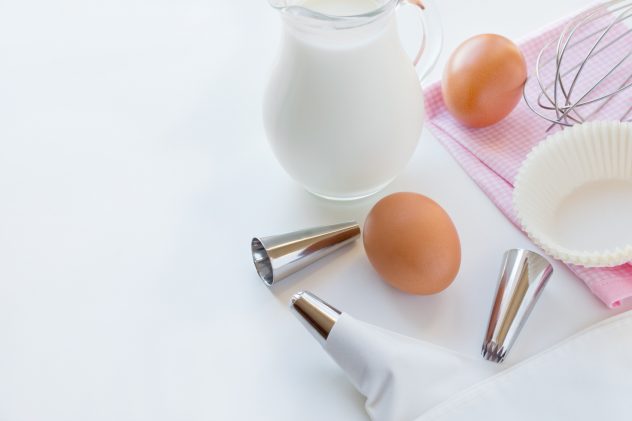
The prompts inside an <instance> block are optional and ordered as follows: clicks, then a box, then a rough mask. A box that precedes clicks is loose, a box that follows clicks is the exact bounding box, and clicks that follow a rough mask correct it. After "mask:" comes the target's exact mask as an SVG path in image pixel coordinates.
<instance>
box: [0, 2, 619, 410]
mask: <svg viewBox="0 0 632 421" xmlns="http://www.w3.org/2000/svg"><path fill="white" fill-rule="evenodd" d="M437 2H438V3H439V4H438V7H439V8H440V12H441V14H442V16H443V23H444V29H445V49H444V53H443V54H442V57H441V61H440V65H439V68H437V69H435V71H434V73H433V75H432V77H431V79H432V78H435V79H436V78H437V77H438V76H439V74H440V67H441V65H442V64H443V62H445V60H446V57H447V55H448V52H449V51H451V50H452V49H453V48H454V47H455V46H456V45H457V44H458V43H460V42H461V41H462V40H464V39H465V38H466V37H468V36H470V35H473V34H476V33H481V32H496V33H501V34H504V35H506V36H509V37H514V38H519V37H521V36H523V35H525V34H527V33H528V32H529V31H532V30H534V29H536V28H538V27H539V26H541V25H543V24H545V23H547V22H549V21H551V20H553V19H556V18H558V17H560V16H562V15H565V14H567V13H568V12H570V11H571V10H573V9H574V8H578V7H580V6H581V5H583V4H585V3H586V1H578V0H563V1H528V2H508V1H504V0H487V1H478V2H470V1H465V0H442V1H439V0H437ZM416 29H417V28H414V27H412V26H410V27H408V28H402V32H403V33H404V35H405V36H407V37H408V38H414V36H415V31H416ZM279 30H280V22H279V20H278V17H277V15H276V12H274V11H273V10H272V9H271V8H270V7H269V6H268V5H267V2H266V1H264V0H258V1H219V0H211V1H209V0H205V1H198V0H180V1H175V0H171V1H169V0H159V1H144V0H115V1H108V2H97V1H96V0H94V1H72V0H60V1H56V2H51V1H44V0H41V1H37V0H26V1H19V2H18V1H12V2H11V1H3V2H0V198H1V200H0V419H2V420H7V421H17V420H77V421H79V420H81V421H84V420H91V421H97V420H119V421H121V420H153V421H156V420H249V419H270V420H272V419H274V420H297V419H302V420H323V419H341V420H342V419H344V420H349V421H350V420H364V419H366V415H365V414H364V411H363V399H362V397H361V396H360V395H359V394H358V393H357V392H355V390H354V389H353V388H352V386H351V385H350V384H349V383H348V382H347V381H346V379H345V378H344V375H343V374H342V372H341V371H340V370H339V369H338V368H337V367H336V366H335V365H334V364H333V362H331V361H330V360H329V358H328V357H327V355H326V354H325V353H324V352H323V351H322V350H321V349H320V348H319V347H318V345H317V344H316V342H315V341H314V340H313V339H312V338H311V337H310V336H309V335H308V334H307V333H306V331H305V330H304V329H303V327H302V326H301V325H300V324H299V323H298V322H297V321H296V320H295V319H294V317H293V316H292V315H291V313H290V312H289V311H288V309H287V302H288V299H289V297H290V296H291V295H292V294H293V293H294V292H296V291H298V290H301V289H308V290H311V291H313V292H314V293H316V294H318V295H320V296H321V297H323V298H324V299H326V300H328V301H329V302H331V303H332V304H334V305H336V306H337V307H339V308H341V309H343V310H345V311H347V312H349V313H351V314H353V315H355V316H356V317H358V318H360V319H363V320H366V321H369V322H372V323H375V324H377V325H380V326H383V327H386V328H390V329H392V330H395V331H398V332H402V333H405V334H408V335H411V336H414V337H417V338H421V339H425V340H428V341H432V342H434V343H436V344H439V345H442V346H445V347H448V348H452V349H455V350H458V351H461V352H464V353H467V354H470V355H477V354H478V352H479V348H480V344H481V340H482V336H483V333H484V329H485V325H486V323H487V317H488V311H489V307H490V304H491V301H492V298H493V293H494V289H495V284H496V275H497V271H498V268H499V264H500V258H501V255H502V253H503V251H504V250H505V249H508V248H513V247H527V248H533V246H532V245H531V244H530V242H529V241H528V240H527V238H526V237H525V236H524V235H522V234H521V233H520V232H519V231H518V230H517V229H516V228H514V227H513V226H512V225H511V224H510V223H509V222H508V221H507V220H506V219H505V218H504V217H503V216H502V215H501V213H500V212H499V211H498V210H497V209H496V208H495V207H494V206H493V205H492V203H491V202H490V201H489V200H488V199H487V198H486V197H485V196H484V194H483V193H482V192H481V191H480V190H479V189H478V188H477V187H476V185H475V184H474V183H473V182H472V181H471V180H470V179H469V178H468V177H467V175H466V174H465V173H464V172H463V171H462V170H461V168H460V167H459V166H458V165H457V164H456V163H455V161H453V160H452V158H451V157H450V156H449V155H448V153H447V152H446V151H445V150H444V149H442V147H441V146H440V145H439V144H438V143H437V142H436V141H435V139H433V137H432V136H431V135H430V134H429V133H428V132H424V134H423V136H422V139H421V141H420V144H419V147H418V149H417V151H416V153H415V155H414V157H413V159H412V160H411V161H410V163H409V165H408V167H407V168H406V170H405V171H404V172H403V174H402V175H401V176H400V177H399V178H397V180H396V181H395V182H394V183H393V184H392V185H390V186H389V187H388V188H387V189H386V190H385V191H383V192H381V193H379V194H378V195H376V197H373V198H370V199H367V200H364V201H362V202H359V203H353V204H336V203H330V202H326V201H323V200H320V199H317V198H315V197H313V196H311V195H309V194H308V193H306V192H305V191H303V190H302V189H301V187H299V186H298V185H296V184H295V183H294V182H293V181H292V180H290V179H289V178H288V177H287V176H286V175H285V173H284V172H283V171H282V169H281V168H280V167H279V165H277V163H276V161H275V159H274V157H273V155H272V153H271V151H270V149H269V148H268V145H267V143H266V139H265V136H264V133H263V129H262V123H261V114H260V106H261V105H260V103H261V95H262V91H263V88H264V86H265V83H266V81H267V77H268V74H269V71H270V68H271V66H272V63H273V60H274V56H275V53H276V51H277V47H278V46H277V41H278V37H279ZM395 191H417V192H420V193H423V194H426V195H429V196H431V197H432V198H434V199H435V200H437V201H438V202H439V203H441V204H442V205H443V206H444V207H445V209H446V210H447V211H448V212H449V214H450V215H451V216H452V218H453V219H454V222H455V224H456V226H457V228H458V230H459V233H460V236H461V241H462V248H463V262H462V267H461V271H460V274H459V276H458V278H457V280H456V281H455V283H454V284H453V285H452V286H451V287H450V288H449V289H448V290H446V291H444V292H443V293H441V294H439V295H436V296H430V297H417V296H409V295H405V294H403V293H400V292H398V291H395V290H394V289H392V288H390V287H388V286H386V285H385V284H384V283H383V282H382V281H380V280H379V278H378V277H377V276H376V274H375V273H374V272H373V270H372V268H371V267H370V265H369V264H368V261H367V259H366V256H365V255H364V253H363V250H362V247H361V245H360V244H359V243H358V244H356V245H355V246H353V247H351V248H349V249H346V250H345V251H343V252H340V253H337V254H336V255H335V256H331V257H329V258H327V259H325V260H324V261H322V262H321V263H319V264H316V265H314V266H313V267H311V268H309V269H307V270H305V271H303V272H302V273H300V274H299V275H298V276H293V277H292V278H290V279H287V280H286V281H284V282H283V283H281V284H279V285H278V286H277V287H275V288H273V289H268V288H266V287H265V286H264V285H263V284H262V282H261V281H260V280H259V279H258V277H257V275H256V274H255V271H254V269H253V266H252V262H251V259H250V255H249V242H250V238H251V237H252V236H253V235H268V234H274V233H281V232H286V231H291V230H294V229H299V228H302V227H308V226H314V225H320V224H327V223H335V222H338V221H345V220H349V219H356V220H358V221H360V222H362V221H363V219H364V217H365V215H366V213H367V212H368V210H369V209H370V207H371V206H372V204H373V203H375V201H376V200H377V199H378V198H379V197H381V196H383V195H385V194H388V193H391V192H395ZM555 269H556V272H555V274H554V277H553V279H552V280H551V283H550V284H549V286H548V287H547V290H546V291H545V293H544V294H543V296H542V298H541V300H540V302H539V303H538V306H537V308H536V310H535V311H534V313H533V315H532V317H531V319H530V320H529V323H528V324H527V326H526V327H525V329H524V330H523V332H522V334H521V337H520V340H519V342H518V344H517V345H516V347H515V349H514V350H513V353H512V354H511V356H510V359H509V360H508V361H507V365H511V364H513V363H516V362H519V361H521V360H522V359H524V358H525V357H528V356H531V355H533V354H534V353H536V352H538V351H541V350H543V349H545V348H547V347H548V346H550V345H552V344H554V343H555V342H557V341H559V340H560V339H562V338H565V337H567V336H569V335H570V334H572V333H574V332H577V331H578V330H581V329H582V328H585V327H587V326H589V325H590V324H592V323H594V322H596V321H598V320H600V319H603V318H606V317H608V316H609V315H614V314H615V313H617V312H619V311H621V310H623V309H619V310H616V311H613V310H608V309H607V308H606V307H605V306H604V305H603V304H601V303H600V302H599V301H598V300H597V299H596V298H594V297H593V296H592V295H591V294H590V293H589V292H588V290H587V288H586V287H585V286H584V285H583V284H582V283H581V282H580V281H579V280H577V279H575V278H574V277H573V276H572V275H571V273H570V272H569V271H568V270H567V269H565V268H564V267H563V266H561V265H560V264H556V265H555Z"/></svg>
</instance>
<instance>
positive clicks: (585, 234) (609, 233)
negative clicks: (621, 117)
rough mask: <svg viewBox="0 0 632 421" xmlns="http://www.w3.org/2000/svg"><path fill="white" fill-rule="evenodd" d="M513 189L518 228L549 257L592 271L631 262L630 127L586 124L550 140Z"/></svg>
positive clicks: (529, 160)
mask: <svg viewBox="0 0 632 421" xmlns="http://www.w3.org/2000/svg"><path fill="white" fill-rule="evenodd" d="M514 184H515V189H514V194H513V200H514V208H515V210H516V213H517V216H518V221H519V223H520V225H522V228H523V229H524V231H525V232H526V233H527V235H528V236H529V238H531V240H532V241H533V242H535V243H536V244H537V245H539V246H540V247H542V249H544V251H545V252H547V253H548V254H550V255H551V256H553V257H555V258H556V259H559V260H562V261H564V262H566V263H571V264H576V265H582V266H586V267H605V266H618V265H621V264H624V263H627V262H630V261H632V124H630V123H621V122H591V123H584V124H580V125H576V126H573V127H571V128H567V129H565V130H563V131H561V132H559V133H556V134H554V135H552V136H549V137H547V138H546V139H545V140H543V141H542V142H541V143H539V144H538V145H537V146H536V147H534V148H533V149H532V150H531V152H529V154H528V155H527V158H526V159H525V161H524V163H523V164H522V167H521V168H520V170H519V172H518V175H517V177H516V181H515V183H514Z"/></svg>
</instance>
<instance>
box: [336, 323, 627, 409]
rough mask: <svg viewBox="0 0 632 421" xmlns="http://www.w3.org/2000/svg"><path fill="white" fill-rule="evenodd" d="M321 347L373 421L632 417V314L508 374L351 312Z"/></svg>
mask: <svg viewBox="0 0 632 421" xmlns="http://www.w3.org/2000/svg"><path fill="white" fill-rule="evenodd" d="M323 347H324V349H325V350H326V351H327V353H328V354H329V355H330V356H331V357H332V358H333V359H334V361H336V363H337V364H338V365H339V366H340V367H341V368H342V369H343V370H344V371H345V373H346V374H347V377H348V378H349V380H350V381H351V382H352V383H353V385H354V386H355V387H356V388H357V390H358V391H359V392H360V393H361V394H363V395H364V396H365V397H366V405H365V406H366V410H367V412H368V414H369V416H370V417H371V419H372V420H374V421H400V420H402V421H405V420H416V421H426V420H445V421H448V420H449V421H453V420H455V421H456V420H486V421H493V420H498V421H506V420H509V419H510V420H538V419H546V420H563V419H569V420H570V419H572V420H593V419H604V418H605V417H613V418H617V419H622V418H621V417H623V418H628V417H629V411H630V403H631V402H632V312H627V313H623V314H621V315H618V316H615V317H612V318H610V319H607V320H605V321H603V322H601V323H599V324H597V325H594V326H592V327H590V328H589V329H587V330H585V331H583V332H581V333H579V334H577V335H575V336H573V337H571V338H569V339H567V340H565V341H563V342H561V343H560V344H558V345H556V346H554V347H553V348H551V349H549V350H547V351H545V352H542V353H540V354H538V355H536V356H534V357H532V358H530V359H528V360H526V361H524V362H522V363H520V364H517V365H515V366H512V367H510V368H508V369H505V370H502V366H499V365H495V364H493V363H489V362H486V361H484V360H482V359H479V358H476V359H474V358H469V357H467V356H463V355H460V354H457V353H455V352H452V351H450V350H446V349H443V348H440V347H437V346H435V345H432V344H430V343H427V342H423V341H419V340H416V339H413V338H409V337H406V336H402V335H398V334H395V333H393V332H390V331H387V330H384V329H380V328H378V327H375V326H372V325H369V324H367V323H364V322H361V321H359V320H356V319H354V318H353V317H351V316H349V315H348V314H345V313H343V314H342V315H340V317H339V319H338V320H337V321H336V323H335V325H334V326H333V328H332V330H331V332H330V333H329V336H328V338H327V340H326V341H325V342H324V343H323ZM499 370H502V371H499ZM626 414H628V415H626Z"/></svg>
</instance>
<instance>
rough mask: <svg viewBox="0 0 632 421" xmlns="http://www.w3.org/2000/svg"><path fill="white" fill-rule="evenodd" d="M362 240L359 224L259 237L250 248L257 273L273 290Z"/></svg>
mask: <svg viewBox="0 0 632 421" xmlns="http://www.w3.org/2000/svg"><path fill="white" fill-rule="evenodd" d="M359 236H360V226H359V225H358V224H357V223H356V222H346V223H343V224H337V225H329V226H325V227H316V228H309V229H305V230H301V231H295V232H290V233H287V234H281V235H274V236H271V237H261V238H257V237H255V238H253V239H252V242H251V244H250V248H251V251H252V260H253V262H254V264H255V268H256V269H257V273H258V274H259V276H260V277H261V279H262V280H263V282H265V283H266V285H268V286H270V285H272V284H274V283H275V282H278V281H280V280H281V279H283V278H285V277H287V276H289V275H291V274H292V273H294V272H296V271H298V270H300V269H302V268H304V267H305V266H307V265H309V264H311V263H313V262H315V261H316V260H318V259H320V258H322V257H324V256H326V255H328V254H329V253H331V252H333V251H335V250H338V249H339V248H340V247H342V246H344V245H346V244H349V243H351V242H353V241H354V240H355V239H356V238H358V237H359Z"/></svg>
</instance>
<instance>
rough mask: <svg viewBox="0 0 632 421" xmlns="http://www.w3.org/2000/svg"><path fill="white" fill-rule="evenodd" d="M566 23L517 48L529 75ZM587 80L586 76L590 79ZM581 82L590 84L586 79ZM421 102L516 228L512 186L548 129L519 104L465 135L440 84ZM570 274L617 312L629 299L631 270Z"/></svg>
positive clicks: (606, 115)
mask: <svg viewBox="0 0 632 421" xmlns="http://www.w3.org/2000/svg"><path fill="white" fill-rule="evenodd" d="M569 19H570V18H566V19H562V20H560V21H558V22H556V23H554V24H552V25H550V26H548V27H546V28H544V29H542V30H540V31H538V32H537V33H536V34H534V35H532V36H529V37H527V38H526V39H524V40H523V41H522V42H520V43H519V46H520V49H521V50H522V52H523V54H524V56H525V59H526V62H527V67H528V69H529V72H530V73H532V72H533V69H534V66H535V61H536V58H537V55H538V53H539V52H540V50H541V49H542V47H543V46H544V45H545V44H546V43H547V42H549V41H551V40H554V39H557V38H558V36H559V33H560V31H561V30H562V29H563V27H564V25H565V24H567V23H568V20H569ZM614 29H615V30H616V31H621V32H622V31H627V30H628V28H627V27H625V26H619V27H617V28H614ZM619 45H621V43H619ZM622 45H623V46H622V47H616V48H611V49H609V50H607V51H604V52H603V53H601V54H600V57H599V60H594V61H592V62H591V66H590V67H589V66H586V71H587V72H591V71H592V72H593V73H595V74H598V73H599V72H602V73H601V74H603V69H604V68H606V67H607V66H608V65H610V64H611V63H612V62H613V60H618V59H620V58H621V57H623V56H624V55H625V54H626V53H627V51H628V49H629V44H628V45H627V47H626V44H625V43H623V44H622ZM622 49H625V51H624V50H622ZM584 53H585V51H584ZM567 54H568V57H567V59H568V60H569V62H572V59H573V55H575V56H576V57H574V58H575V59H578V56H577V55H578V54H581V52H580V51H573V50H569V51H567ZM625 66H627V68H625V69H623V71H627V72H628V74H630V73H632V60H627V63H626V65H625ZM625 66H624V67H625ZM551 71H552V70H551ZM587 75H588V76H590V74H589V73H587ZM593 76H594V75H593ZM551 77H552V76H551ZM544 79H546V78H544ZM585 79H586V80H588V82H590V77H586V78H585ZM546 80H551V79H546ZM593 80H594V77H593ZM530 82H533V80H531V81H530ZM619 83H620V80H619ZM527 88H528V90H527V97H528V98H530V99H535V98H537V94H535V95H534V93H535V92H536V91H534V89H536V88H537V86H536V84H535V83H528V84H527ZM578 88H581V83H580V84H578ZM631 94H632V89H628V90H627V91H624V93H622V94H619V95H618V96H617V97H616V98H615V99H614V100H612V101H610V102H609V103H608V104H607V106H605V107H603V108H602V109H600V110H599V111H598V113H597V114H596V115H595V116H594V117H593V118H592V119H593V120H597V119H599V120H609V119H610V120H613V119H614V120H618V119H620V118H621V117H622V116H623V115H624V113H625V111H626V110H627V109H628V107H630V104H632V98H631V96H632V95H631ZM425 98H426V111H427V115H428V121H427V123H426V124H427V127H428V128H429V129H430V131H431V132H432V133H433V134H434V135H435V137H436V138H437V139H438V140H439V141H440V142H441V143H442V144H443V145H444V147H445V148H446V149H447V150H448V151H449V152H450V154H451V155H452V156H453V157H454V159H456V160H457V161H458V162H459V164H460V165H461V166H462V167H463V169H464V170H465V171H466V172H467V173H468V174H469V175H470V177H472V179H473V180H474V181H475V182H476V183H477V184H478V186H479V187H480V188H481V189H482V190H483V191H484V192H485V194H487V196H489V198H490V199H491V200H492V202H494V204H495V205H496V206H497V207H498V208H499V209H500V210H501V211H502V212H503V213H504V214H505V216H507V218H509V220H510V221H511V222H512V223H513V224H514V225H516V226H518V227H519V228H520V226H519V224H518V222H517V220H516V215H515V213H514V209H513V203H512V192H513V180H514V178H515V177H516V174H517V172H518V169H519V168H520V165H521V163H522V161H523V160H524V158H525V157H526V155H527V153H528V152H529V151H530V150H531V148H533V146H535V145H536V144H537V143H538V142H540V141H541V140H543V139H544V138H545V137H546V136H547V133H546V129H547V128H548V127H549V126H550V123H549V122H547V121H546V120H544V119H542V118H540V117H538V116H536V115H535V114H534V113H533V112H532V111H531V110H530V109H529V108H528V107H527V105H526V104H525V103H524V101H521V102H520V104H519V105H518V106H517V107H516V108H515V109H514V111H513V112H512V113H511V114H510V115H509V116H508V117H507V118H505V119H504V120H502V121H501V122H499V123H497V124H495V125H493V126H490V127H486V128H482V129H469V128H467V127H464V126H462V125H461V124H459V123H458V122H457V121H456V120H455V119H454V118H453V117H452V116H451V115H450V114H449V113H448V111H447V109H446V107H445V105H444V103H443V98H442V96H441V84H440V82H436V83H434V84H432V85H430V86H429V87H428V88H427V89H426V90H425ZM549 134H550V132H549ZM569 268H570V270H571V271H573V272H574V273H575V274H576V275H577V276H578V277H579V278H580V279H581V280H582V281H584V282H585V283H586V285H587V286H588V288H590V290H591V291H592V292H593V293H594V294H595V295H596V296H597V297H599V299H601V300H602V301H603V302H604V303H605V304H606V305H608V306H609V307H616V306H618V305H620V303H621V301H623V300H624V299H626V298H629V297H632V265H630V264H626V265H622V266H617V267H613V268H585V267H582V266H574V265H569Z"/></svg>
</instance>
